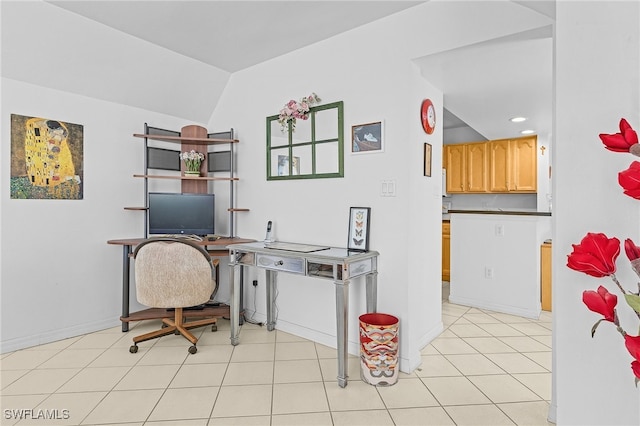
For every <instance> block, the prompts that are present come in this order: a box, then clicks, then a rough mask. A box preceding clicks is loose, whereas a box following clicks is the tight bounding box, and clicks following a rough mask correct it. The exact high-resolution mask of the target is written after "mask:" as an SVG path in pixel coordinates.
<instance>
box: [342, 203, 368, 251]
mask: <svg viewBox="0 0 640 426" xmlns="http://www.w3.org/2000/svg"><path fill="white" fill-rule="evenodd" d="M370 222H371V207H351V209H350V210H349V241H348V243H347V249H349V250H352V251H369V224H370Z"/></svg>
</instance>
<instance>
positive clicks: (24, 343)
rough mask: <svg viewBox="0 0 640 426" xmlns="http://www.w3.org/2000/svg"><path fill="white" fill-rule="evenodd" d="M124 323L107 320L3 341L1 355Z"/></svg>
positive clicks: (0, 347)
mask: <svg viewBox="0 0 640 426" xmlns="http://www.w3.org/2000/svg"><path fill="white" fill-rule="evenodd" d="M121 324H122V323H121V322H120V320H119V319H106V320H101V321H94V322H90V323H86V324H78V325H76V326H73V327H67V328H63V329H58V330H51V331H48V332H46V333H40V334H34V335H31V336H23V337H18V338H15V339H8V340H2V341H1V342H0V353H3V354H4V353H7V352H13V351H17V350H20V349H25V348H30V347H33V346H38V345H44V344H46V343H51V342H56V341H58V340H64V339H69V338H71V337H76V336H82V335H83V334H88V333H93V332H96V331H100V330H105V329H107V328H111V327H117V326H120V325H121Z"/></svg>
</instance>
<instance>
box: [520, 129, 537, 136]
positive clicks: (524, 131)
mask: <svg viewBox="0 0 640 426" xmlns="http://www.w3.org/2000/svg"><path fill="white" fill-rule="evenodd" d="M535 132H536V131H535V130H523V131H521V132H520V133H521V134H523V135H532V134H534V133H535Z"/></svg>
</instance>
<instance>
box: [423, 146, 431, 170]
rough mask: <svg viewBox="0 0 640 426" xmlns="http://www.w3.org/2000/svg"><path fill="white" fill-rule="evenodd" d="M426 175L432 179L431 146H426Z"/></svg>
mask: <svg viewBox="0 0 640 426" xmlns="http://www.w3.org/2000/svg"><path fill="white" fill-rule="evenodd" d="M424 175H425V176H429V177H431V144H428V143H425V144H424Z"/></svg>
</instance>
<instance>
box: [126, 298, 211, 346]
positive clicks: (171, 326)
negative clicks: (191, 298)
mask: <svg viewBox="0 0 640 426" xmlns="http://www.w3.org/2000/svg"><path fill="white" fill-rule="evenodd" d="M182 311H183V309H182V308H176V309H175V315H174V318H173V319H171V318H162V323H163V328H161V329H160V330H156V331H151V332H149V333H145V334H142V335H140V336H136V337H134V338H133V346H131V347H130V348H129V352H131V353H136V352H138V343H140V342H146V341H147V340H151V339H156V338H158V337H162V336H166V335H168V334H173V333H175V334H181V335H182V336H183V337H185V338H186V339H187V340H189V341H190V342H191V343H192V344H193V346H191V347H190V348H189V353H192V354H193V353H196V351H197V348H196V343H198V338H197V337H196V336H194V335H193V334H191V332H189V330H190V329H192V328H196V327H202V326H205V325H214V327H212V329H213V330H215V329H216V328H215V324H216V323H217V321H218V319H217V318H207V319H202V320H198V321H189V322H184V316H183V312H182Z"/></svg>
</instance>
